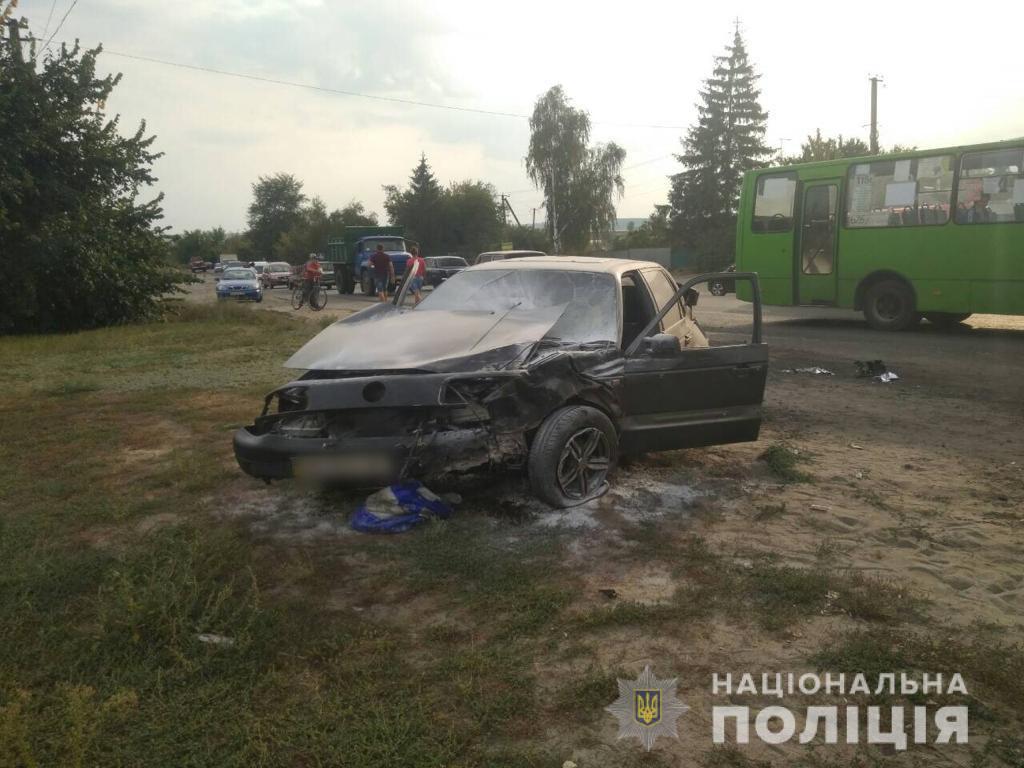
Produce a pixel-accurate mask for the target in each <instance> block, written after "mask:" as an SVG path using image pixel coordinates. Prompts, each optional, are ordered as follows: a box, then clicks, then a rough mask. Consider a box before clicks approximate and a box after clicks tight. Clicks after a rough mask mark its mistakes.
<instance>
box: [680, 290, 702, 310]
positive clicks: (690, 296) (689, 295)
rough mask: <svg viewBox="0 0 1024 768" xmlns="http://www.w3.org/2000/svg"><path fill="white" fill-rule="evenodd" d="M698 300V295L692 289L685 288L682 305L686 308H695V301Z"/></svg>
mask: <svg viewBox="0 0 1024 768" xmlns="http://www.w3.org/2000/svg"><path fill="white" fill-rule="evenodd" d="M699 298H700V294H699V293H697V291H696V290H694V289H693V288H687V289H686V292H685V293H684V294H683V303H684V304H685V305H686V306H688V307H696V306H697V299H699Z"/></svg>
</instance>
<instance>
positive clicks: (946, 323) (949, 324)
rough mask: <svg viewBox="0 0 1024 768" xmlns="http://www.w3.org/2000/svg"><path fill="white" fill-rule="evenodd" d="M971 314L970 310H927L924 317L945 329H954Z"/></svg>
mask: <svg viewBox="0 0 1024 768" xmlns="http://www.w3.org/2000/svg"><path fill="white" fill-rule="evenodd" d="M970 316H971V313H970V312H925V313H924V319H925V320H927V321H928V322H929V323H931V324H932V325H935V326H938V327H939V328H942V329H943V330H952V329H953V328H956V327H957V326H958V325H960V323H962V322H963V321H964V320H966V319H967V318H968V317H970Z"/></svg>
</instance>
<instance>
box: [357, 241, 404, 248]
mask: <svg viewBox="0 0 1024 768" xmlns="http://www.w3.org/2000/svg"><path fill="white" fill-rule="evenodd" d="M378 245H383V246H384V250H385V251H404V250H405V241H403V240H364V241H363V250H364V251H375V250H377V246H378Z"/></svg>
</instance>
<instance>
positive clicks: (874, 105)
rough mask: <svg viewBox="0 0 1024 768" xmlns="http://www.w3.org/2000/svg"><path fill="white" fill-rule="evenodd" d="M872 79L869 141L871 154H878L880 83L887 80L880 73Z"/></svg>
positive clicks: (870, 78)
mask: <svg viewBox="0 0 1024 768" xmlns="http://www.w3.org/2000/svg"><path fill="white" fill-rule="evenodd" d="M868 79H869V80H870V81H871V133H870V134H869V139H868V140H869V142H870V144H871V154H872V155H877V154H878V83H879V82H885V81H884V80H882V78H880V77H879V76H878V75H872V76H871V77H869V78H868Z"/></svg>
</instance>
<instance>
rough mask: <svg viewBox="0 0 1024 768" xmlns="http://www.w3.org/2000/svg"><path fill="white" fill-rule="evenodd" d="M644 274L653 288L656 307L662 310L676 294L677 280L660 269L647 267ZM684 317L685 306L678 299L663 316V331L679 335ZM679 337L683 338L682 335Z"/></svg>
mask: <svg viewBox="0 0 1024 768" xmlns="http://www.w3.org/2000/svg"><path fill="white" fill-rule="evenodd" d="M643 275H644V279H646V280H647V285H648V286H649V287H650V289H651V294H652V295H653V296H654V306H655V309H656V310H657V311H659V312H660V311H661V309H662V307H664V306H665V305H666V304H668V302H669V301H671V300H672V298H673V297H674V296H675V294H676V289H677V286H676V284H675V282H674V281H673V280H672V279H671V278H670V277H669V276H668V275H667V274H665V272H664V271H663V270H660V269H645V270H644V272H643ZM682 319H683V308H682V305H681V304H680V303H679V302H678V301H677V302H675V306H673V307H672V308H671V309H670V310H669V311H668V312H667V313H666V314H665V316H664V317H663V318H661V332H662V333H671V334H673V335H675V336H679V334H680V332H681V331H680V329H679V328H678V326H679V323H680V322H681V321H682ZM679 337H680V340H681V339H682V336H679Z"/></svg>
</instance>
